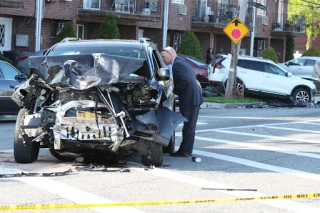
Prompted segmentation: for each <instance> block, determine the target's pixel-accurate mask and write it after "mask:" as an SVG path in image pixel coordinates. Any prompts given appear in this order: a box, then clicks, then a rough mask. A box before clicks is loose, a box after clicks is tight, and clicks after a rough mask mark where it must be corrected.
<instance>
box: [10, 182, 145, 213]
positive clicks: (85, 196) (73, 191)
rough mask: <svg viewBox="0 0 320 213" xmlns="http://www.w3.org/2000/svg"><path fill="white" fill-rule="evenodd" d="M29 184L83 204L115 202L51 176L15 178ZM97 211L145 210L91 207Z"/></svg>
mask: <svg viewBox="0 0 320 213" xmlns="http://www.w3.org/2000/svg"><path fill="white" fill-rule="evenodd" d="M14 179H16V180H19V181H21V182H23V183H26V184H28V185H31V186H34V187H36V188H39V189H41V190H45V191H48V192H50V193H52V194H56V195H58V196H60V197H62V198H65V199H67V200H70V201H72V202H74V203H78V204H83V203H94V204H96V203H114V201H111V200H108V199H105V198H103V197H100V196H97V195H95V194H92V193H89V192H85V191H82V190H80V189H77V188H75V187H72V186H69V185H67V184H63V183H59V182H57V181H54V180H51V179H49V178H43V177H28V178H14ZM90 209H92V210H94V211H97V212H102V213H105V212H119V213H123V212H130V213H131V212H137V213H138V212H140V213H141V212H143V211H140V210H137V209H134V208H131V207H101V208H100V207H99V208H90Z"/></svg>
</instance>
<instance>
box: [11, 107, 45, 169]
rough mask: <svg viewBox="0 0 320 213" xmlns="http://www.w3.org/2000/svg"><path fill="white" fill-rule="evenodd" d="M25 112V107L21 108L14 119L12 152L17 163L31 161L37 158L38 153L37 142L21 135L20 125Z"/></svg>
mask: <svg viewBox="0 0 320 213" xmlns="http://www.w3.org/2000/svg"><path fill="white" fill-rule="evenodd" d="M27 114H28V110H27V109H21V110H20V111H19V113H18V116H17V120H16V127H15V132H14V144H13V150H14V151H13V152H14V159H15V161H16V162H17V163H32V162H34V161H36V160H37V159H38V155H39V143H37V142H32V139H31V138H29V137H27V136H25V137H22V135H23V131H22V129H21V128H20V126H21V125H22V124H23V120H24V118H25V116H26V115H27Z"/></svg>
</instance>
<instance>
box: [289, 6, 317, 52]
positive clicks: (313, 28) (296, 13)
mask: <svg viewBox="0 0 320 213" xmlns="http://www.w3.org/2000/svg"><path fill="white" fill-rule="evenodd" d="M318 7H319V0H308V1H304V0H290V1H289V3H288V19H289V20H290V21H292V22H293V23H294V24H296V22H297V21H298V20H299V19H300V18H303V19H304V24H305V26H306V34H307V44H306V49H309V48H310V47H311V46H312V41H313V40H314V39H315V38H316V37H317V35H318V34H319V30H318V24H317V21H318V20H319V15H320V12H319V9H317V8H318Z"/></svg>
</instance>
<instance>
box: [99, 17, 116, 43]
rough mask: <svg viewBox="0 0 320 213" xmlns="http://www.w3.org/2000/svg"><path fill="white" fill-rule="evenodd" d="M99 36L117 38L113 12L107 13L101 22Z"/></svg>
mask: <svg viewBox="0 0 320 213" xmlns="http://www.w3.org/2000/svg"><path fill="white" fill-rule="evenodd" d="M99 38H102V39H119V38H120V33H119V29H118V26H117V22H116V17H115V16H114V15H113V14H111V15H108V16H107V17H106V18H105V19H104V20H103V22H102V23H101V26H100V34H99Z"/></svg>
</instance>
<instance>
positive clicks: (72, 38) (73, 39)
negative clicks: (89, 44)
mask: <svg viewBox="0 0 320 213" xmlns="http://www.w3.org/2000/svg"><path fill="white" fill-rule="evenodd" d="M79 40H81V39H80V38H77V37H66V38H64V39H62V40H61V41H60V42H69V41H79Z"/></svg>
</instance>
